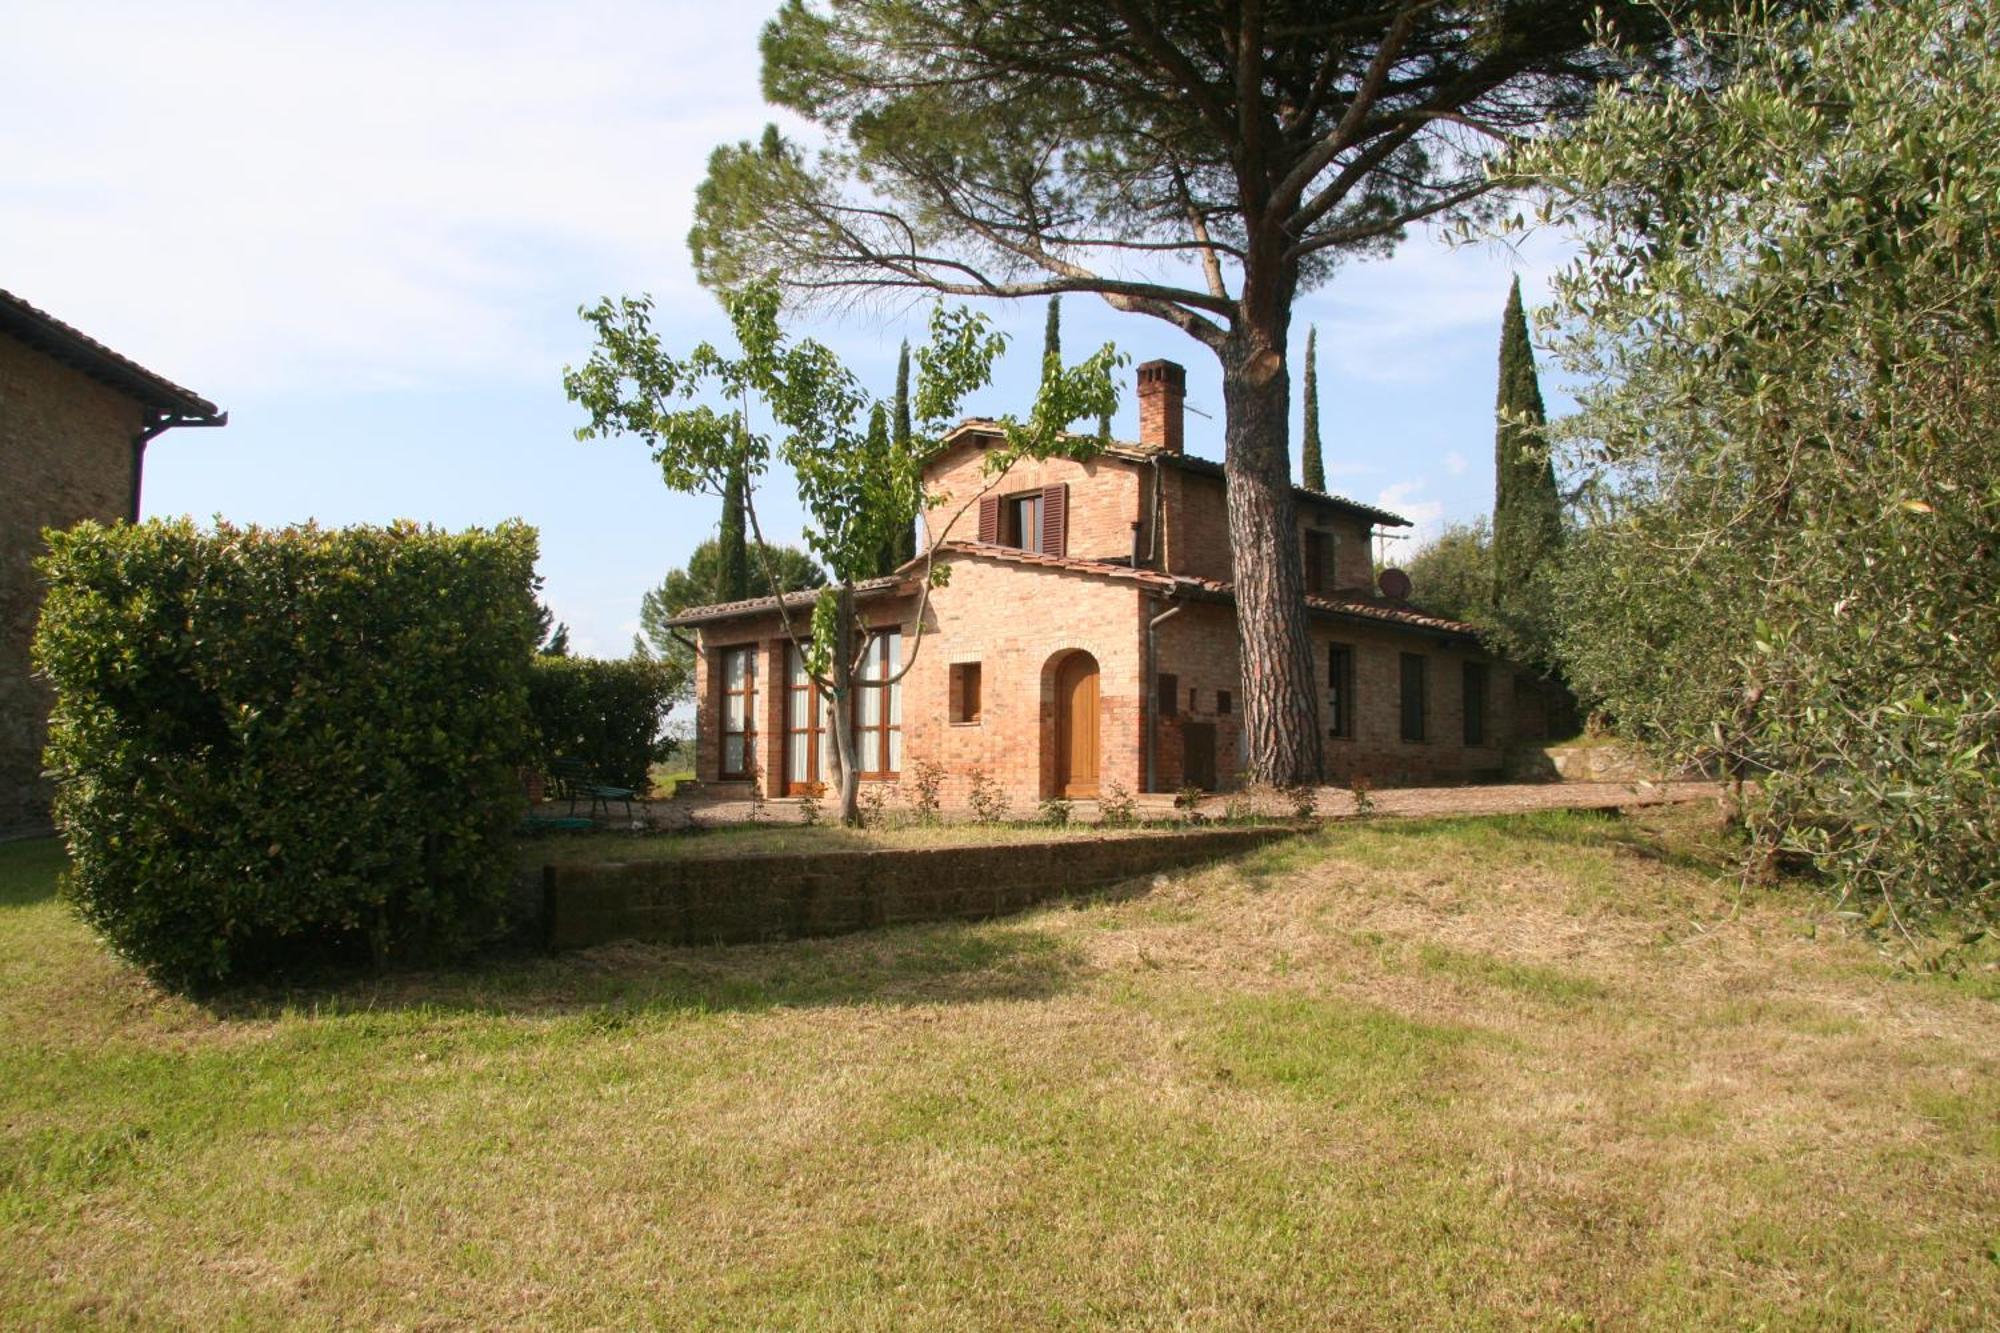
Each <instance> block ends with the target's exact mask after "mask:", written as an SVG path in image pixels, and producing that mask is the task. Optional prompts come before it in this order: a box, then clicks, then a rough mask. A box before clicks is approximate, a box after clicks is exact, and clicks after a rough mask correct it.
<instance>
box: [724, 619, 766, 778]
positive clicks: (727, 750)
mask: <svg viewBox="0 0 2000 1333" xmlns="http://www.w3.org/2000/svg"><path fill="white" fill-rule="evenodd" d="M719 657H720V661H719V662H718V663H717V667H718V672H717V674H718V675H719V676H720V678H721V688H722V729H721V731H722V757H721V776H722V777H724V778H747V777H749V776H750V770H751V766H752V765H753V764H754V763H755V762H756V758H757V753H756V736H757V725H756V717H757V649H756V648H755V647H754V646H746V647H743V648H724V649H723V650H722V652H721V653H720V654H719Z"/></svg>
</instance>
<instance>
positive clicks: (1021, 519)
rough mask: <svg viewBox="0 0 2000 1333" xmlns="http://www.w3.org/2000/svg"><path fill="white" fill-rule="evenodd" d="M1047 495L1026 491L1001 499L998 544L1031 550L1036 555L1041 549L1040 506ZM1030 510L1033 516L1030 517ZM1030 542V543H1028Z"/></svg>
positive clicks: (1043, 503)
mask: <svg viewBox="0 0 2000 1333" xmlns="http://www.w3.org/2000/svg"><path fill="white" fill-rule="evenodd" d="M1047 503H1048V497H1046V496H1044V495H1043V494H1042V493H1041V492H1040V491H1027V492H1024V493H1023V494H1020V495H1010V496H1008V497H1007V498H1006V499H1005V500H1003V501H1001V511H1000V512H1001V531H1000V544H1001V545H1002V546H1011V547H1013V548H1014V549H1015V550H1017V551H1032V552H1034V553H1035V554H1036V555H1041V554H1044V552H1043V551H1042V529H1043V523H1042V513H1043V510H1042V506H1043V505H1045V504H1047ZM1031 512H1032V514H1033V518H1032V519H1030V517H1029V516H1030V513H1031ZM1031 542H1032V545H1031V544H1030V543H1031Z"/></svg>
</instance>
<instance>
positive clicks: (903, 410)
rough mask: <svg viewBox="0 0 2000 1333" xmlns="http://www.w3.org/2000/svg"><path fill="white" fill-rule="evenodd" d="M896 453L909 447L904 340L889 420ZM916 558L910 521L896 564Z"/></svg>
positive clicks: (907, 369) (907, 346) (906, 347)
mask: <svg viewBox="0 0 2000 1333" xmlns="http://www.w3.org/2000/svg"><path fill="white" fill-rule="evenodd" d="M891 430H892V431H893V434H892V435H891V436H890V439H891V440H892V441H893V442H894V443H895V446H896V451H897V453H898V454H900V453H902V452H903V451H904V450H906V449H908V448H909V447H910V344H909V342H908V341H907V340H906V341H905V342H904V343H903V350H902V351H901V352H900V353H898V354H897V357H896V409H895V419H894V420H893V421H892V422H891ZM916 558H917V525H916V524H915V523H914V522H912V523H911V524H910V526H909V527H908V528H906V529H905V530H904V532H903V539H902V540H901V541H900V542H898V543H896V564H898V565H901V564H905V563H907V562H908V561H911V560H914V559H916Z"/></svg>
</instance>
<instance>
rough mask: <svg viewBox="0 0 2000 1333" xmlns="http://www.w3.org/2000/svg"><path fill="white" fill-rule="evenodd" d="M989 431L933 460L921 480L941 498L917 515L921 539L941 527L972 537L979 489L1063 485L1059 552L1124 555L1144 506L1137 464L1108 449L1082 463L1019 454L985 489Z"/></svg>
mask: <svg viewBox="0 0 2000 1333" xmlns="http://www.w3.org/2000/svg"><path fill="white" fill-rule="evenodd" d="M989 438H990V437H983V436H975V437H973V438H972V439H971V440H967V441H962V442H960V443H958V444H956V445H954V446H953V447H952V449H951V451H950V452H948V453H947V454H946V455H945V456H944V458H942V459H941V460H939V461H938V462H937V463H935V464H933V465H932V469H931V471H930V474H929V480H928V485H929V488H930V490H931V493H932V494H933V495H942V496H946V497H948V498H947V500H946V501H945V503H943V504H941V505H939V506H938V507H937V508H935V509H932V510H931V511H930V512H928V513H927V514H925V515H924V518H923V522H924V525H925V529H924V531H925V540H926V544H928V542H930V541H934V540H937V539H938V538H939V537H940V536H942V535H944V534H945V533H947V532H948V533H949V534H950V540H952V541H964V542H969V541H977V540H978V538H979V513H978V504H979V497H980V495H981V493H982V492H984V493H985V494H989V495H996V496H1003V497H1004V496H1010V495H1021V494H1025V493H1027V492H1030V491H1039V490H1041V489H1042V488H1043V487H1044V486H1067V487H1068V488H1069V546H1068V550H1066V551H1065V552H1063V554H1065V555H1071V556H1078V557H1081V558H1083V559H1086V560H1111V561H1117V562H1119V563H1124V562H1125V561H1127V560H1129V559H1130V558H1131V556H1132V524H1133V523H1134V522H1135V521H1137V520H1139V519H1140V518H1141V517H1142V515H1143V512H1144V511H1143V509H1142V507H1141V494H1142V486H1143V484H1144V479H1143V477H1142V472H1143V471H1145V470H1146V469H1145V467H1144V465H1142V464H1136V463H1132V462H1130V461H1127V460H1125V459H1119V458H1108V457H1107V458H1095V459H1091V460H1090V461H1088V462H1083V463H1079V462H1076V461H1074V460H1072V459H1067V458H1051V459H1047V460H1045V461H1041V462H1037V461H1035V460H1033V459H1023V460H1022V461H1020V462H1017V463H1015V464H1014V465H1013V466H1012V467H1010V468H1009V469H1007V471H1006V472H1005V473H1004V474H1002V476H1001V478H1000V480H999V481H998V482H995V483H993V487H992V489H991V490H990V491H987V490H986V489H985V488H986V486H987V484H988V483H989V482H992V480H993V479H992V478H991V477H989V476H987V475H986V472H985V470H984V468H985V460H986V452H987V451H986V449H985V448H983V447H981V446H980V444H979V441H980V440H985V439H989ZM961 513H963V517H960V515H961Z"/></svg>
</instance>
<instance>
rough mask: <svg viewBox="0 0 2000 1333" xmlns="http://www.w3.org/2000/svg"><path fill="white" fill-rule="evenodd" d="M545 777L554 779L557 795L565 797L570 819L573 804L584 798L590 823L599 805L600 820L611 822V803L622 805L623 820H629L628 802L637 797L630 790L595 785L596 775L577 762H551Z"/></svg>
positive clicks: (607, 785)
mask: <svg viewBox="0 0 2000 1333" xmlns="http://www.w3.org/2000/svg"><path fill="white" fill-rule="evenodd" d="M549 776H550V777H551V778H553V779H555V784H556V790H557V792H558V794H559V795H563V796H567V797H569V812H570V814H572V815H574V814H575V813H576V803H577V802H578V801H579V800H582V799H585V798H588V799H589V801H590V816H591V818H593V819H595V818H596V817H597V807H598V806H600V805H601V806H603V807H604V817H605V818H606V819H609V818H611V803H612V802H613V801H618V802H620V803H622V804H623V805H624V807H625V817H626V818H627V819H630V818H631V817H632V798H633V797H635V796H637V795H638V794H639V793H638V792H636V791H634V790H633V789H632V788H630V787H614V786H612V785H611V784H609V783H605V782H599V781H598V780H597V777H596V775H595V774H593V773H592V772H591V771H590V765H588V764H586V763H584V762H583V760H581V759H557V760H554V761H553V762H551V763H550V765H549Z"/></svg>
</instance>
